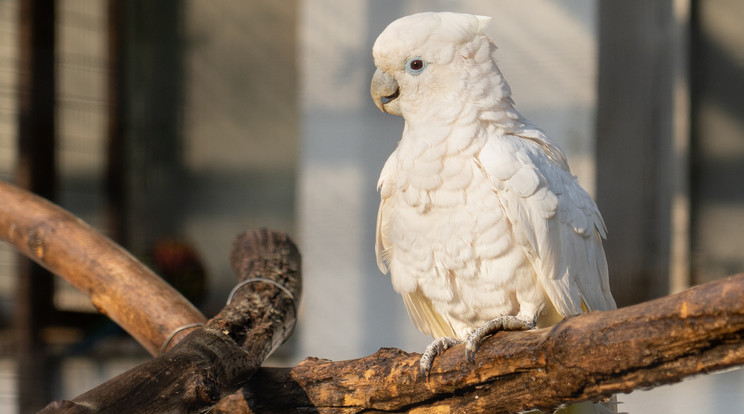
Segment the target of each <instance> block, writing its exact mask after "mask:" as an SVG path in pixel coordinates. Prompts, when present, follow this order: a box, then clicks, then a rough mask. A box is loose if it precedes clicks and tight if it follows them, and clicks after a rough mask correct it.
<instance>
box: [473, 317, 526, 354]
mask: <svg viewBox="0 0 744 414" xmlns="http://www.w3.org/2000/svg"><path fill="white" fill-rule="evenodd" d="M536 324H537V322H536V321H535V320H534V319H533V320H525V319H520V318H518V317H516V316H500V317H498V318H495V319H491V320H490V321H488V322H486V323H484V324H483V325H482V326H481V327H479V328H478V329H476V330H474V331H473V332H471V333H470V335H468V339H467V340H466V341H465V357H466V358H467V359H468V362H470V363H471V364H472V363H474V362H475V353H476V352H477V351H478V348H479V347H480V344H481V343H482V342H483V340H484V339H485V338H486V337H488V336H490V335H493V334H495V333H496V332H498V331H527V330H530V329H534V328H535V325H536Z"/></svg>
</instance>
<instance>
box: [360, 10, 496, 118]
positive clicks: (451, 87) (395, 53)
mask: <svg viewBox="0 0 744 414" xmlns="http://www.w3.org/2000/svg"><path fill="white" fill-rule="evenodd" d="M490 20H491V18H490V17H485V16H474V15H470V14H459V13H447V12H444V13H433V12H428V13H419V14H414V15H411V16H406V17H402V18H400V19H398V20H396V21H394V22H392V23H391V24H390V25H389V26H388V27H387V28H386V29H385V30H384V31H383V32H382V33H381V34H380V36H379V37H378V38H377V40H376V41H375V44H374V46H373V48H372V55H373V57H374V61H375V66H376V67H377V71H376V72H375V74H374V76H373V77H372V86H371V88H370V92H371V94H372V99H373V100H374V102H375V105H377V107H378V108H380V110H381V111H384V112H387V113H390V114H394V115H402V116H403V117H404V118H406V120H407V121H408V120H409V118H414V117H415V118H417V119H422V118H423V119H426V118H428V117H429V116H439V115H441V114H442V113H443V111H449V112H450V113H453V114H456V113H458V112H460V111H461V110H462V109H463V108H462V105H465V104H472V105H475V106H483V105H485V106H489V105H490V106H493V105H494V104H497V103H498V101H503V100H504V98H509V87H508V86H507V85H506V83H505V82H504V80H503V77H502V76H501V72H500V71H499V70H498V67H497V66H496V62H495V60H494V58H493V56H492V54H493V51H494V50H495V49H496V46H495V45H494V44H493V42H491V40H490V39H489V38H488V36H486V35H485V33H484V29H485V27H486V26H487V25H488V23H489V21H490ZM479 99H480V100H483V102H474V100H479ZM427 115H428V116H427Z"/></svg>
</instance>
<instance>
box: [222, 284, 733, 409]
mask: <svg viewBox="0 0 744 414" xmlns="http://www.w3.org/2000/svg"><path fill="white" fill-rule="evenodd" d="M419 357H420V355H419V354H409V353H405V352H402V351H398V350H394V349H381V350H380V351H379V352H377V353H375V354H374V355H370V356H368V357H365V358H361V359H356V360H350V361H339V362H333V361H328V360H319V359H313V358H309V359H307V360H305V361H304V362H302V363H300V364H299V365H298V366H296V367H293V368H264V369H262V370H260V371H259V372H258V373H257V374H256V375H255V376H254V377H253V378H252V379H251V381H250V382H249V383H248V384H247V385H246V387H245V388H244V389H243V391H242V393H239V394H235V395H232V396H230V397H229V398H228V400H226V401H223V402H222V403H221V404H220V405H219V406H218V410H216V411H213V412H220V413H221V412H224V413H227V412H231V413H248V412H255V413H293V412H303V411H305V410H306V411H308V412H318V413H357V412H381V411H384V412H411V413H418V412H421V413H424V412H439V411H437V409H441V410H442V412H444V411H447V412H466V413H478V412H488V413H509V412H518V411H522V410H526V409H530V408H540V409H543V410H546V411H547V412H550V410H551V409H553V408H556V407H558V406H560V405H562V404H566V403H572V402H578V401H584V400H598V399H601V398H603V397H607V396H609V395H612V394H616V393H624V392H630V391H632V390H634V389H638V388H648V387H654V386H657V385H661V384H668V383H673V382H678V381H680V380H682V379H683V378H685V377H688V376H691V375H695V374H700V373H707V372H711V371H716V370H721V369H725V368H729V367H733V366H737V365H742V364H744V274H741V275H737V276H733V277H730V278H727V279H724V280H720V281H716V282H711V283H708V284H705V285H702V286H698V287H695V288H692V289H689V290H687V291H685V292H682V293H680V294H677V295H674V296H668V297H664V298H661V299H657V300H653V301H650V302H646V303H642V304H639V305H635V306H631V307H627V308H623V309H619V310H616V311H608V312H592V313H588V314H583V315H580V316H576V317H572V318H569V319H567V320H565V321H563V322H561V323H559V324H558V325H555V326H554V327H551V328H547V329H541V330H537V331H531V332H502V333H499V334H497V335H494V336H493V337H491V338H490V339H488V340H487V341H486V343H485V344H484V345H483V347H482V348H481V349H480V350H479V351H478V354H477V355H476V360H475V364H474V365H473V364H469V363H468V362H466V360H465V356H464V347H463V346H455V347H453V348H451V349H450V350H448V351H447V352H445V353H444V355H442V356H441V357H439V358H438V359H437V360H436V361H435V363H434V367H433V370H432V373H431V376H430V377H429V379H428V380H424V379H422V378H420V377H419V376H418V360H419ZM619 400H620V401H622V395H620V396H619Z"/></svg>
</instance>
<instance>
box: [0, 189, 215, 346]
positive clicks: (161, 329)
mask: <svg viewBox="0 0 744 414" xmlns="http://www.w3.org/2000/svg"><path fill="white" fill-rule="evenodd" d="M0 239H3V240H5V241H8V242H9V243H11V244H12V245H13V246H14V247H15V248H16V249H18V250H19V251H20V252H21V253H23V254H24V255H26V256H28V257H29V258H31V259H33V260H34V261H35V262H37V263H38V264H40V265H41V266H43V267H45V268H46V269H48V270H49V271H51V272H52V273H55V274H57V275H59V276H61V277H62V278H64V279H65V280H67V281H68V282H70V283H71V284H72V285H73V286H75V287H76V288H77V289H78V290H80V291H82V292H84V293H86V294H88V296H90V300H91V302H92V303H93V305H94V306H95V307H96V308H97V309H98V310H99V311H100V312H101V313H103V314H106V315H107V316H108V317H110V318H111V319H113V320H114V321H115V322H116V323H117V324H119V326H121V327H122V328H124V329H125V330H126V331H127V332H129V333H130V334H131V335H132V336H133V337H134V338H135V339H136V340H137V341H138V342H139V343H140V344H142V345H143V346H144V347H145V348H146V349H147V350H148V351H149V352H150V353H151V354H153V355H157V354H158V353H159V352H160V346H161V344H162V343H163V341H164V340H165V338H167V337H168V335H169V334H170V333H171V332H172V331H173V330H174V329H176V328H178V327H180V326H184V325H187V324H191V323H195V322H202V323H203V322H205V321H206V318H205V317H204V316H203V315H202V314H201V312H199V311H198V310H197V309H196V308H195V307H194V306H193V305H192V304H191V303H189V301H187V300H186V299H185V298H184V297H183V296H182V295H181V294H180V293H178V292H177V291H176V290H175V289H173V288H172V287H171V286H170V285H168V284H167V283H165V282H164V281H163V280H162V279H160V278H159V277H158V276H156V275H155V274H154V273H153V272H152V271H151V270H150V269H148V268H147V267H145V266H144V265H143V264H142V263H140V262H139V261H138V260H137V259H135V258H134V257H132V255H130V254H129V253H127V252H126V251H125V250H124V249H122V248H121V247H120V246H118V245H117V244H116V243H114V242H113V241H111V240H110V239H109V238H107V237H105V236H103V235H101V234H99V233H97V232H96V231H95V230H93V229H92V228H90V226H88V225H87V224H85V223H84V222H83V221H81V220H80V219H78V218H77V217H75V216H73V215H72V214H70V213H68V212H66V211H65V210H63V209H61V208H59V207H57V206H56V205H54V204H52V203H50V202H49V201H47V200H45V199H43V198H41V197H38V196H36V195H33V194H31V193H29V192H27V191H25V190H23V189H20V188H18V187H16V186H13V185H11V184H8V183H6V182H3V181H0ZM178 339H179V338H174V340H173V341H171V342H172V343H173V344H175V343H176V342H177V341H178Z"/></svg>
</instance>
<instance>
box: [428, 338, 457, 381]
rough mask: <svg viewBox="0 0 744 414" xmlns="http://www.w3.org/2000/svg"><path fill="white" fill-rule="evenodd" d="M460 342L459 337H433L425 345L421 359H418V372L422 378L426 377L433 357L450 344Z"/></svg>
mask: <svg viewBox="0 0 744 414" xmlns="http://www.w3.org/2000/svg"><path fill="white" fill-rule="evenodd" d="M462 342H463V341H462V340H461V339H457V338H449V337H442V338H437V339H435V340H434V342H432V343H430V344H429V346H427V347H426V350H425V351H424V354H423V355H421V360H420V361H419V374H420V375H421V376H422V377H424V378H428V377H429V372H430V371H431V366H432V364H434V358H436V356H437V355H439V354H441V353H443V352H444V351H446V350H447V349H448V348H450V347H451V346H453V345H457V344H461V343H462Z"/></svg>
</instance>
